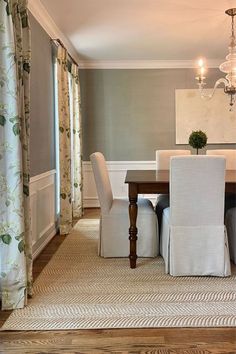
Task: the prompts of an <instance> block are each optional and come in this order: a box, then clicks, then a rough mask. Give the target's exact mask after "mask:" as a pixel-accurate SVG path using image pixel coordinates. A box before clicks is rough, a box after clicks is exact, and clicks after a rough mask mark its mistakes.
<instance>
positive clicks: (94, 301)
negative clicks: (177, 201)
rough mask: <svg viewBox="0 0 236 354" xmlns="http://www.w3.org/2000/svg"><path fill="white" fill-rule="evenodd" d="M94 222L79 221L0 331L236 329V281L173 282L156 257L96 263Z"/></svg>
mask: <svg viewBox="0 0 236 354" xmlns="http://www.w3.org/2000/svg"><path fill="white" fill-rule="evenodd" d="M98 229H99V225H98V220H91V219H90V220H89V219H83V220H80V221H79V222H78V223H77V225H76V226H75V228H74V231H73V232H72V233H71V234H70V235H69V236H68V237H67V238H66V240H65V241H64V242H63V244H62V245H61V246H60V248H59V249H58V251H57V252H56V254H55V255H54V256H53V258H52V259H51V261H50V262H49V263H48V265H47V266H46V267H45V268H44V270H43V271H42V273H41V274H40V276H39V277H38V278H37V280H36V282H35V285H34V292H35V295H34V297H33V299H31V300H30V301H29V304H28V306H27V307H26V308H25V309H23V310H15V311H14V312H13V313H12V314H11V316H10V317H9V319H8V320H7V321H6V323H5V325H4V326H3V330H57V329H81V328H87V329H88V328H122V327H126V328H128V327H130V328H131V327H133V328H139V327H204V326H206V327H223V326H236V301H235V300H236V275H235V274H234V275H233V276H231V277H230V278H217V277H178V278H174V277H171V276H170V275H166V274H165V273H164V264H163V260H162V258H160V257H159V258H157V259H139V260H138V267H137V268H136V269H130V268H129V261H128V259H103V258H99V257H98V256H97V243H98Z"/></svg>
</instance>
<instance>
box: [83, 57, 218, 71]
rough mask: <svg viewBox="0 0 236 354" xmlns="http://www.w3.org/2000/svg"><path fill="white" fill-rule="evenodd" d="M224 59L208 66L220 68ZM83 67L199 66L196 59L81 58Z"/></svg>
mask: <svg viewBox="0 0 236 354" xmlns="http://www.w3.org/2000/svg"><path fill="white" fill-rule="evenodd" d="M222 61H223V60H218V59H211V60H208V61H207V67H208V68H218V67H219V65H220V63H222ZM79 67H80V68H81V69H186V68H194V69H196V67H197V62H196V60H80V62H79Z"/></svg>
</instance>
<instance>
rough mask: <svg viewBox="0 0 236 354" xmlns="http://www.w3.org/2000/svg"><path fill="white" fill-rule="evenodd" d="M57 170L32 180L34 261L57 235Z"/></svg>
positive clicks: (31, 202)
mask: <svg viewBox="0 0 236 354" xmlns="http://www.w3.org/2000/svg"><path fill="white" fill-rule="evenodd" d="M55 176H56V170H51V171H48V172H45V173H42V174H40V175H38V176H34V177H32V178H30V207H31V212H32V218H31V230H32V240H33V241H32V242H33V259H35V258H36V257H37V256H38V254H39V253H40V252H41V251H42V250H43V248H44V247H45V246H46V244H47V243H48V242H49V241H50V240H51V239H52V237H53V236H54V235H55V234H56V232H57V229H56V212H55V210H56V208H55V202H56V196H55Z"/></svg>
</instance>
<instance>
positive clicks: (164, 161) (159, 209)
mask: <svg viewBox="0 0 236 354" xmlns="http://www.w3.org/2000/svg"><path fill="white" fill-rule="evenodd" d="M178 155H191V151H190V150H156V170H157V171H161V170H169V169H170V158H171V157H172V156H178ZM169 205H170V202H169V195H168V194H158V196H157V200H156V207H155V211H156V214H157V219H158V227H159V231H160V230H161V223H162V213H163V210H164V209H165V208H167V207H168V206H169Z"/></svg>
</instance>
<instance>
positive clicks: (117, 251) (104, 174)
mask: <svg viewBox="0 0 236 354" xmlns="http://www.w3.org/2000/svg"><path fill="white" fill-rule="evenodd" d="M90 160H91V163H92V168H93V173H94V178H95V183H96V187H97V193H98V199H99V202H100V206H101V217H100V244H99V255H100V256H102V257H128V255H129V232H128V230H129V226H130V222H129V201H128V200H127V199H114V198H113V194H112V189H111V183H110V179H109V175H108V170H107V166H106V161H105V159H104V156H103V155H102V154H101V153H100V152H95V153H93V154H92V155H91V156H90ZM137 227H138V241H137V255H138V256H139V257H156V256H157V255H158V254H159V241H158V239H159V237H158V225H157V219H156V214H155V212H154V209H153V206H152V203H151V202H150V200H148V199H144V198H139V199H138V217H137Z"/></svg>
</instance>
